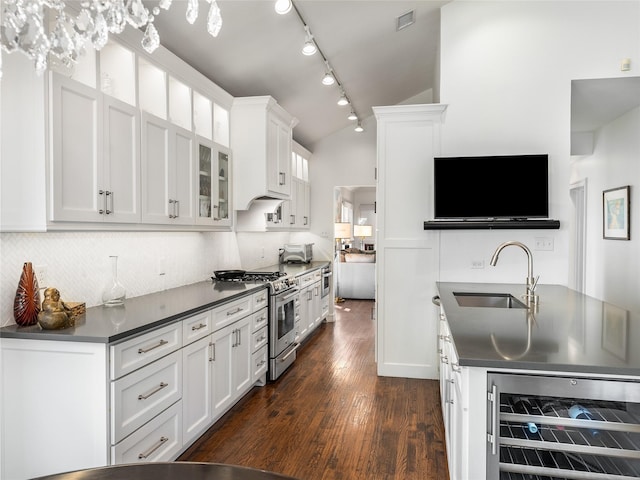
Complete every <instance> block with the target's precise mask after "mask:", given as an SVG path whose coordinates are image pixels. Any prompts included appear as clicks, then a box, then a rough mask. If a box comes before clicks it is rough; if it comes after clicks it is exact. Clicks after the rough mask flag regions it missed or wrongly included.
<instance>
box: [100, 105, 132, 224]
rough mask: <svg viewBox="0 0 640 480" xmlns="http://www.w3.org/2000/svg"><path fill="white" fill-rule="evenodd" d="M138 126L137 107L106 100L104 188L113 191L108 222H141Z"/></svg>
mask: <svg viewBox="0 0 640 480" xmlns="http://www.w3.org/2000/svg"><path fill="white" fill-rule="evenodd" d="M138 125H139V113H138V111H137V110H136V108H135V107H132V106H131V105H128V104H126V103H123V102H120V101H118V100H116V99H114V98H111V97H108V96H105V97H104V165H105V166H104V178H105V187H104V188H105V189H107V190H108V191H109V192H110V193H109V199H108V202H107V205H108V207H109V210H110V213H108V214H107V215H105V220H106V221H111V222H127V223H137V222H140V198H139V187H138V184H139V181H140V153H139V152H140V148H139V146H140V143H139V138H140V134H139V127H138Z"/></svg>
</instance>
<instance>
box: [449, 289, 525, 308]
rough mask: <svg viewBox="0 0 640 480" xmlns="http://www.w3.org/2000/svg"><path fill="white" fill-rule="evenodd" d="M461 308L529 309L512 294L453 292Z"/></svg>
mask: <svg viewBox="0 0 640 480" xmlns="http://www.w3.org/2000/svg"><path fill="white" fill-rule="evenodd" d="M453 295H454V297H456V301H457V302H458V305H460V306H461V307H490V308H527V306H526V305H525V304H524V303H522V302H521V301H520V300H518V299H517V298H516V297H514V296H513V295H511V294H510V293H483V292H453Z"/></svg>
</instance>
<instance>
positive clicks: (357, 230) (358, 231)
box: [353, 225, 373, 250]
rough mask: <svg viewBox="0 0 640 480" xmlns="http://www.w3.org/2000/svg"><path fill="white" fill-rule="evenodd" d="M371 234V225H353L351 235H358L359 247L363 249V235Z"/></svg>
mask: <svg viewBox="0 0 640 480" xmlns="http://www.w3.org/2000/svg"><path fill="white" fill-rule="evenodd" d="M372 235H373V227H372V226H371V225H354V227H353V236H354V237H360V244H361V249H362V250H364V237H370V236H372Z"/></svg>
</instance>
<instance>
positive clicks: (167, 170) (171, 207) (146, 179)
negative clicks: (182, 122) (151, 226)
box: [142, 113, 195, 225]
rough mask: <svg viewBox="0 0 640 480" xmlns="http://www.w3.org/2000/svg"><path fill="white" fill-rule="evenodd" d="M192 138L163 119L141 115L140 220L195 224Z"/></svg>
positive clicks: (191, 135) (189, 134)
mask: <svg viewBox="0 0 640 480" xmlns="http://www.w3.org/2000/svg"><path fill="white" fill-rule="evenodd" d="M194 143H195V142H194V136H193V134H192V133H191V132H189V131H188V130H185V129H183V128H180V127H178V126H176V125H172V124H171V123H169V122H168V121H166V120H162V119H161V118H157V117H154V116H153V115H149V114H146V113H143V114H142V221H143V222H144V223H156V224H169V225H185V224H186V225H188V224H193V223H194V222H195V216H194V210H195V200H194V199H195V193H194V192H195V188H194V181H195V174H194V161H193V158H194V153H195V152H194Z"/></svg>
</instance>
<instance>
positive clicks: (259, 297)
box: [253, 288, 269, 312]
mask: <svg viewBox="0 0 640 480" xmlns="http://www.w3.org/2000/svg"><path fill="white" fill-rule="evenodd" d="M268 304H269V290H267V289H266V288H265V289H264V290H260V291H259V292H258V293H254V294H253V311H254V312H255V311H258V310H260V309H261V308H265V307H266V306H267V305H268Z"/></svg>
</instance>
